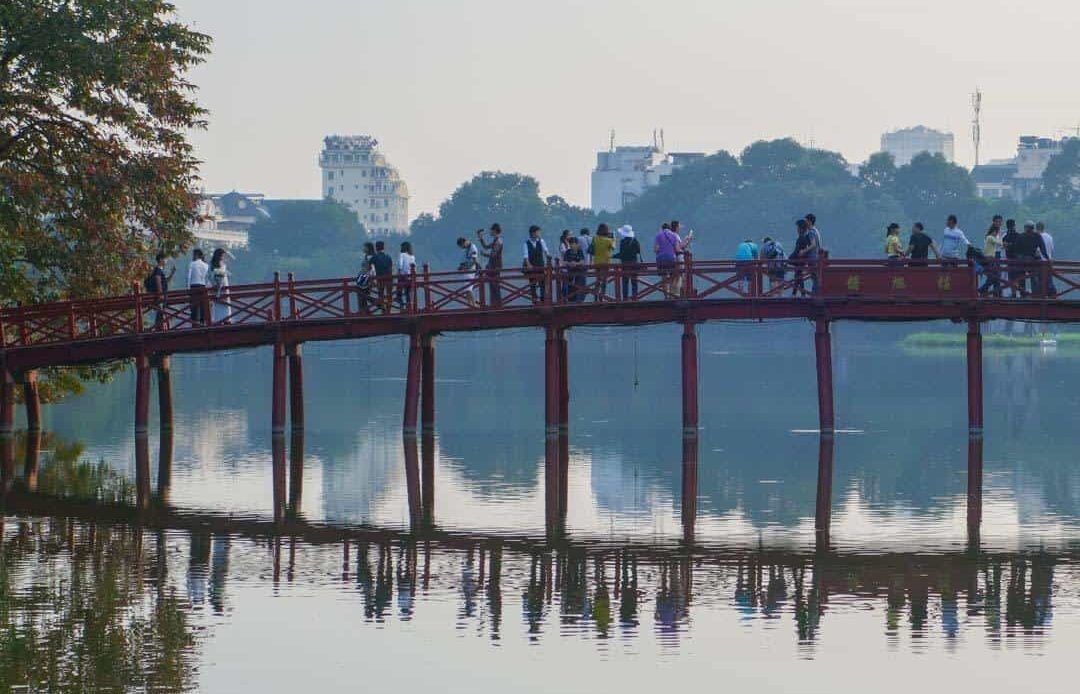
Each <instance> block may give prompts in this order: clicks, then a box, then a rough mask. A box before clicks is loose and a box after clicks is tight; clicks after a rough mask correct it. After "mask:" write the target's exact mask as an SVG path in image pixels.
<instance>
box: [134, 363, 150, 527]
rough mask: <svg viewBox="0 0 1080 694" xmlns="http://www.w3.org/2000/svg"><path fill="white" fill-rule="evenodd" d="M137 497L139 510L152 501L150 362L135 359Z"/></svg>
mask: <svg viewBox="0 0 1080 694" xmlns="http://www.w3.org/2000/svg"><path fill="white" fill-rule="evenodd" d="M135 495H136V503H137V505H138V507H139V508H145V507H146V506H147V504H148V503H149V500H150V360H149V358H147V357H146V355H144V354H140V355H139V356H137V357H135Z"/></svg>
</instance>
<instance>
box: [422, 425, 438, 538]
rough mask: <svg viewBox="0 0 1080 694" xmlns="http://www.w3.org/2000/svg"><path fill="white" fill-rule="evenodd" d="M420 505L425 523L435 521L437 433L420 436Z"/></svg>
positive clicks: (429, 523)
mask: <svg viewBox="0 0 1080 694" xmlns="http://www.w3.org/2000/svg"><path fill="white" fill-rule="evenodd" d="M420 465H421V468H420V505H421V508H422V512H423V520H424V523H426V524H428V525H431V524H432V523H434V522H435V433H434V432H431V431H425V432H424V433H423V436H421V437H420Z"/></svg>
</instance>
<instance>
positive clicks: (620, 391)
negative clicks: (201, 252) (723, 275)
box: [0, 323, 1080, 693]
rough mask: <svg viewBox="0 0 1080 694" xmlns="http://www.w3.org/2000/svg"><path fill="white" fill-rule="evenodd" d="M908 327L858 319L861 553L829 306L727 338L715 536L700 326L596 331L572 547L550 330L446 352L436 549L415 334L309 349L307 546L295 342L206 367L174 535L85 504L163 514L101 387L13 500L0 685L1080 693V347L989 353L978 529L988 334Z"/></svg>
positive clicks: (57, 427) (580, 395)
mask: <svg viewBox="0 0 1080 694" xmlns="http://www.w3.org/2000/svg"><path fill="white" fill-rule="evenodd" d="M935 329H941V330H944V331H953V332H958V331H959V330H961V329H960V328H957V327H954V326H950V325H947V324H946V325H942V326H937V327H936V328H935ZM907 330H909V329H908V328H888V327H880V326H877V327H875V326H858V325H847V324H843V325H839V326H837V328H836V331H835V341H834V354H835V365H834V371H835V374H834V378H835V382H836V409H837V423H838V426H840V427H841V428H842V429H843V432H842V433H838V434H837V436H836V439H835V443H834V446H833V453H834V466H835V473H834V487H833V504H832V509H833V523H832V533H831V538H830V543H829V545H828V546H820V545H817V544H815V534H814V502H815V485H816V478H817V465H818V456H819V453H820V446H819V438H818V435H817V433H816V431H815V430H816V427H817V410H816V392H815V374H814V355H813V346H812V328H811V327H810V326H809V325H807V324H805V323H781V324H765V325H761V324H755V325H736V324H731V325H729V324H710V325H706V326H702V327H701V329H700V331H699V335H700V352H701V353H700V362H701V425H702V429H701V434H700V443H699V460H700V462H699V465H700V472H699V490H698V491H699V495H698V502H697V507H698V516H697V523H696V527H695V535H694V542H693V544H692V545H687V544H686V543H684V541H683V525H682V521H681V511H680V509H681V503H682V500H681V491H680V490H681V481H680V480H681V470H682V440H681V413H680V402H681V400H680V392H679V357H678V350H679V337H678V335H679V330H678V329H677V328H675V327H673V326H672V327H653V328H641V329H629V328H621V329H582V330H575V331H573V332H571V334H570V361H571V416H570V436H569V447H570V466H569V493H568V502H569V511H568V514H567V520H566V533H565V537H561V538H557V539H553V540H552V541H550V542H548V541H547V540H546V539H545V524H544V493H543V468H544V449H545V441H544V422H543V378H542V376H543V337H542V334H541V333H539V332H535V331H514V332H505V333H498V334H496V333H486V334H477V335H448V336H444V337H441V338H439V342H438V350H439V352H438V380H437V386H438V401H437V405H438V420H437V432H436V436H435V439H434V457H435V510H434V524H435V530H434V532H432V533H430V534H428V535H425V536H424V537H423V538H422V539H421V540H420V541H415V540H414V539H413V538H412V537H411V536H410V535H409V512H408V503H407V493H406V483H405V463H404V460H405V453H404V446H403V441H402V437H401V410H402V398H403V390H404V378H403V377H404V373H405V343H404V341H403V340H401V339H397V338H393V339H383V340H371V341H366V342H354V343H339V344H324V345H319V344H309V345H306V346H305V352H304V356H305V379H306V413H307V429H306V433H305V437H304V457H303V462H304V466H303V487H302V489H303V491H302V497H301V500H300V503H299V508H298V509H296V511H295V512H296V513H297V515H298V518H296V519H295V520H290V521H289V522H290V523H291V525H290V526H289V527H291V528H294V529H297V528H300V529H301V530H296V531H295V532H286V533H275V532H274V531H273V525H272V519H273V505H272V495H271V447H270V440H271V435H270V359H269V353H268V351H267V350H253V351H247V352H240V353H234V354H229V355H187V356H184V355H181V356H177V357H174V362H173V380H174V391H175V398H176V421H175V434H174V458H173V465H172V475H171V484H170V488H169V497H168V503H169V504H170V505H171V509H172V510H171V511H170V512H169V513H167V514H164V515H162V514H158V515H156V516H154V517H155V518H157V519H159V520H158V521H154V522H136V521H135V520H133V519H134V518H135V516H134V513H133V512H131V513H121V512H119V511H116V510H115V509H116V508H117V507H116V506H115V505H110V506H107V507H106V508H108V509H112V510H111V511H109V512H108V513H105V512H102V511H101V507H99V506H94V505H89V504H87V503H85V501H84V500H85V498H86V497H88V496H96V497H98V498H105V499H109V500H119V501H120V502H122V503H128V504H130V503H131V502H132V501H133V491H132V488H133V483H134V478H135V472H134V471H135V461H134V457H135V456H134V441H133V436H132V425H131V421H132V394H133V379H132V378H131V376H130V374H126V375H124V376H123V377H121V378H119V379H118V380H117V381H115V382H114V383H111V384H108V385H105V386H100V387H93V388H91V389H90V390H89V391H88V392H87V393H86V394H85V395H83V396H82V397H79V398H76V399H73V400H71V401H69V402H67V403H64V404H63V405H59V406H55V407H49V408H46V415H45V424H46V428H47V434H46V436H45V439H44V452H43V454H42V457H41V466H40V471H39V474H38V489H39V490H40V491H39V493H38V494H37V495H36V496H35V495H29V496H34V497H35V498H37V499H38V501H37V502H35V503H37V505H36V506H34V507H33V508H28V507H26V506H25V504H24V506H21V507H17V508H8V509H7V510H6V511H5V517H4V525H3V552H2V559H0V561H2V564H0V689H3V690H4V691H7V690H9V689H14V690H19V689H20V688H24V689H25V688H28V689H30V690H38V691H86V690H99V691H113V690H117V691H123V690H131V691H145V690H157V691H178V690H200V691H207V692H248V691H250V692H267V691H291V690H305V691H343V690H354V689H365V690H369V689H375V688H386V689H392V690H394V691H406V692H411V691H421V690H422V689H437V690H439V691H453V692H457V691H462V692H471V693H475V692H488V691H491V692H499V691H537V692H540V691H573V692H576V691H581V692H596V691H609V690H615V689H620V690H624V691H656V690H658V689H660V688H666V687H672V686H677V687H695V688H697V687H704V686H708V685H709V684H711V683H715V684H716V685H717V686H718V687H722V688H725V689H728V690H731V691H761V692H768V691H798V692H817V691H821V692H825V691H828V692H836V691H867V690H873V691H887V692H891V691H896V692H911V691H912V690H913V689H916V688H920V689H928V690H931V691H938V690H942V689H944V688H945V687H970V688H978V689H979V690H981V691H1038V692H1044V691H1074V690H1075V683H1074V682H1072V678H1073V675H1072V673H1073V671H1074V669H1075V668H1074V667H1073V660H1074V658H1075V656H1074V653H1075V650H1076V647H1077V645H1080V565H1078V563H1077V558H1078V557H1080V472H1078V469H1080V468H1078V467H1077V465H1076V464H1075V463H1076V447H1075V444H1074V442H1075V439H1076V412H1077V409H1078V404H1080V403H1078V400H1080V391H1078V390H1077V389H1076V388H1075V387H1074V384H1076V383H1078V382H1080V378H1078V377H1080V359H1078V358H1077V357H1078V356H1080V352H1078V353H1074V352H1071V351H1069V350H1067V349H1064V348H1062V349H1059V350H1050V351H1047V350H1040V349H1038V348H1036V349H1028V350H1013V351H994V350H987V358H986V365H985V371H986V434H985V440H984V443H983V455H984V465H985V493H984V509H983V524H982V532H981V537H980V538H979V541H978V544H977V545H975V546H973V545H972V544H971V543H970V542H969V537H968V533H967V527H966V469H967V462H968V453H969V447H968V438H967V422H966V404H965V402H966V401H965V398H966V391H965V382H964V378H965V367H964V360H963V352H962V350H961V351H950V350H936V351H925V352H918V351H910V350H904V349H902V348H900V347H899V346H898V345H897V344H896V339H895V338H896V337H897V336H899V335H902V334H904V332H905V331H907ZM155 428H156V427H155ZM156 436H157V433H156V431H154V432H153V433H152V439H151V451H152V466H153V470H152V472H153V474H152V479H154V480H156V479H157V462H158V460H157V451H158V446H157V440H156ZM20 445H21V444H20ZM19 469H20V470H21V466H20V468H19ZM20 485H21V483H19V484H17V485H16V494H21V495H22V497H20V498H25V497H27V496H28V495H27V494H26V493H25V492H19V491H18V489H19V487H20ZM46 493H47V494H49V495H52V496H49V497H46V496H44V495H45V494H46ZM56 496H59V497H63V499H62V500H58V499H55V498H54V497H56ZM13 498H14V497H13ZM162 518H164V519H165V520H164V521H161V520H160V519H162Z"/></svg>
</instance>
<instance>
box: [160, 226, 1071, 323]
mask: <svg viewBox="0 0 1080 694" xmlns="http://www.w3.org/2000/svg"><path fill="white" fill-rule="evenodd" d="M693 241H694V232H693V230H690V231H688V232H687V233H686V234H685V235H684V234H683V233H682V225H681V224H680V223H679V221H678V220H672V221H670V222H664V223H663V224H661V226H660V229H659V230H658V231H657V233H656V235H655V237H653V239H652V248H651V251H652V257H653V264H648V263H647V262H646V259H645V255H644V248H643V245H642V242H641V241H640V240H639V239H638V237H637V235H636V233H635V231H634V228H633V227H632V226H630V225H629V224H626V225H623V226H621V227H619V228H618V229H615V230H614V231H612V229H611V227H610V226H609V225H607V224H600V225H598V226H597V227H596V230H595V233H593V232H592V230H590V229H588V228H585V229H581V230H580V231H579V232H578V233H576V234H575V233H573V232H571V231H570V230H569V229H564V230H563V232H562V234H560V236H559V238H558V241H557V242H555V243H552V244H550V245H549V244H548V242H547V240H545V239H544V237H543V234H542V230H541V228H540V227H539V226H537V225H532V226H530V227H529V229H528V234H527V237H526V238H525V239H524V241H523V242H522V244H521V246H520V257H521V266H520V267H521V270H522V273H523V275H524V277H525V278H526V281H527V283H528V296H529V298H530V299H531V300H532V301H533V302H536V303H540V302H544V301H545V300H546V299H547V298H548V297H547V296H546V294H547V292H548V291H551V287H552V284H549V275H548V273H549V271H551V270H552V269H553V271H554V277H555V279H554V283H553V286H554V288H555V290H556V291H557V292H558V294H559V296H560V297H562V300H563V301H566V302H568V303H581V302H585V301H587V300H588V299H589V298H590V297H591V298H592V299H593V300H594V301H604V300H610V299H612V298H615V296H618V297H621V298H623V299H631V300H632V299H635V298H640V297H642V296H644V295H646V294H651V293H654V292H658V293H660V294H661V295H665V296H669V297H676V296H680V295H681V292H682V290H683V287H682V285H683V283H684V282H685V281H686V273H684V272H681V271H680V268H681V267H684V263H683V261H684V260H685V259H686V258H688V257H689V255H690V253H691V246H692V244H693ZM456 245H457V248H458V250H459V252H460V253H461V255H460V261H459V262H458V265H457V268H456V270H457V273H456V274H455V275H454V278H455V279H454V281H456V282H457V283H458V285H459V287H460V289H459V291H458V294H459V296H460V297H462V300H463V301H465V302H467V303H468V304H470V305H476V304H478V303H481V298H482V302H483V303H484V304H485V305H489V306H494V307H498V306H501V305H502V304H503V297H504V295H505V293H506V291H507V289H508V287H507V285H506V284H504V279H503V277H502V271H503V269H504V268H505V267H507V265H506V255H507V247H506V239H505V237H504V233H503V229H502V227H501V226H500V225H499V224H498V223H495V224H492V225H491V226H490V228H489V229H479V230H477V232H476V235H475V237H474V238H473V239H470V238H467V237H464V236H462V237H460V238H458V239H457V242H456ZM827 255H828V252H827V250H826V246H825V243H824V240H823V237H822V233H821V230H820V229H819V228H818V225H817V217H816V216H815V215H814V214H813V213H811V214H807V215H806V216H805V217H802V218H800V219H797V220H795V238H794V241H793V245H792V250H791V251H790V252H786V251H785V249H784V245H783V243H782V242H781V241H780V240H779V239H778V238H774V237H773V236H765V237H764V238H763V239H761V241H760V242H757V241H755V240H754V239H752V238H746V239H745V240H743V241H742V242H740V243H739V244H737V246H736V248H735V253H734V261H735V267H736V277H737V281H738V285H739V287H740V288H741V290H742V291H743V293H745V294H751V293H755V292H761V291H767V292H768V293H769V295H771V296H781V295H784V294H785V293H786V292H787V291H789V290H790V292H791V295H792V296H807V295H810V294H813V293H816V292H817V291H818V279H819V278H818V273H817V272H816V271H815V270H816V268H817V267H818V260H819V259H820V258H823V257H826V256H827ZM883 255H884V257H885V258H886V259H887V261H888V263H889V264H895V265H896V266H916V267H918V266H925V265H927V264H928V263H929V260H930V258H931V256H932V257H933V258H934V259H936V260H940V261H941V262H942V263H943V264H945V265H946V266H947V265H951V264H955V265H959V264H960V263H961V262H970V263H971V264H973V265H974V267H975V269H976V271H977V272H978V274H979V276H980V277H981V278H982V282H981V284H980V286H979V289H978V291H979V293H980V295H983V296H993V297H1003V296H1009V297H1012V298H1023V297H1026V296H1030V295H1037V296H1054V295H1055V293H1056V289H1055V287H1054V283H1053V279H1052V274H1050V273H1046V272H1037V271H1035V270H1034V269H1033V268H1035V267H1037V266H1038V264H1040V263H1049V262H1050V261H1052V260H1053V257H1054V238H1053V236H1052V235H1051V234H1050V233H1049V231H1047V229H1046V225H1045V224H1044V223H1043V222H1035V221H1028V222H1025V223H1024V225H1023V231H1019V230H1018V229H1017V224H1016V221H1015V220H1013V219H1003V218H1002V216H1001V215H994V217H993V219H992V220H991V222H990V226H989V228H988V230H987V232H986V235H985V237H984V239H983V243H982V246H981V247H979V246H977V245H976V244H975V243H973V242H972V241H971V240H970V239H969V238H968V236H967V235H966V234H965V233H964V231H963V230H962V229H961V228H960V226H959V220H958V219H957V217H956V216H955V215H949V216H948V217H947V219H946V220H945V227H944V229H943V230H942V232H941V237H940V243H939V240H938V239H935V238H934V237H933V236H931V235H930V234H929V233H927V231H926V228H925V226H924V225H923V224H922V222H915V223H914V224H912V226H911V230H910V233H909V234H908V237H907V240H906V243H905V242H904V240H903V239H902V238H901V228H900V225H899V224H897V223H895V222H894V223H891V224H889V225H888V226H887V227H886V230H885V242H884V246H883ZM231 257H232V256H231V255H230V254H229V252H228V251H226V250H224V249H222V248H218V249H216V250H214V252H213V254H212V255H211V259H210V262H209V263H207V262H206V260H205V256H204V253H203V251H202V250H201V249H198V248H196V249H195V250H194V251H193V252H192V259H191V262H190V264H189V266H188V276H187V287H188V289H189V291H190V297H191V298H190V319H191V322H192V324H194V325H204V324H206V323H207V322H211V323H215V324H223V323H224V324H228V323H229V322H230V321H231V318H232V312H233V307H232V303H231V301H230V295H229V278H230V274H229V270H228V265H227V261H228V259H229V258H231ZM166 260H167V257H166V255H165V254H163V253H159V254H158V256H157V258H156V263H155V265H154V267H153V268H152V270H151V272H150V274H149V275H148V276H147V278H146V280H145V283H144V284H145V289H146V291H147V292H148V293H150V294H151V295H153V296H156V297H158V298H159V300H158V309H157V316H156V318H155V325H156V326H157V327H159V328H161V327H167V318H166V313H167V312H166V309H165V294H166V293H167V292H168V290H169V283H170V282H171V280H172V278H173V274H174V273H175V268H173V269H172V270H168V271H167V270H166ZM616 263H617V264H618V265H619V269H618V272H616V271H615V269H614V266H615V265H616ZM419 267H420V266H418V263H417V257H416V255H415V253H414V251H413V246H412V243H411V242H409V241H403V242H401V243H400V245H399V246H398V251H397V258H396V259H395V258H393V257H392V256H391V251H390V249H389V248H388V247H387V244H386V242H385V241H373V242H372V241H369V242H365V243H364V245H363V260H362V263H361V267H360V272H359V274H358V275H357V277H356V280H355V284H356V287H357V294H358V296H359V307H358V308H359V311H360V312H361V313H372V312H376V311H379V312H382V313H390V312H392V311H394V310H400V311H407V310H409V309H410V306H411V304H412V302H414V301H415V300H416V289H417V279H416V277H417V272H418V270H419ZM654 270H655V274H653V271H654ZM646 272H648V273H650V274H651V275H652V277H650V284H649V285H648V287H647V288H646V291H645V292H642V291H641V286H642V282H643V280H642V275H644V274H645V273H646ZM789 275H790V279H789ZM590 278H592V280H593V281H592V282H591V283H590V281H589V280H590ZM653 278H655V279H653ZM615 281H617V282H618V283H619V286H618V287H615V286H614V284H613V282H615ZM765 283H767V286H762V285H763V284H765ZM807 285H809V287H808V286H807ZM1043 285H1045V286H1043Z"/></svg>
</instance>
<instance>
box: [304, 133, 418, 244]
mask: <svg viewBox="0 0 1080 694" xmlns="http://www.w3.org/2000/svg"><path fill="white" fill-rule="evenodd" d="M378 146H379V142H378V140H376V139H375V138H373V137H371V136H370V135H330V136H328V137H326V138H323V150H322V152H321V153H320V154H319V168H320V169H321V170H322V190H323V196H324V197H326V198H329V199H332V200H337V201H338V202H341V203H344V204H345V205H346V206H347V207H349V209H351V210H352V211H353V212H355V213H356V216H357V218H358V219H359V220H360V221H361V222H362V223H363V225H364V227H365V228H366V229H367V230H368V233H371V234H407V233H409V188H408V186H406V185H405V181H403V180H402V179H401V176H400V174H399V173H398V170H397V169H396V168H394V167H393V166H391V165H390V164H389V163H388V162H387V161H386V156H385V155H383V154H382V152H380V151H378Z"/></svg>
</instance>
